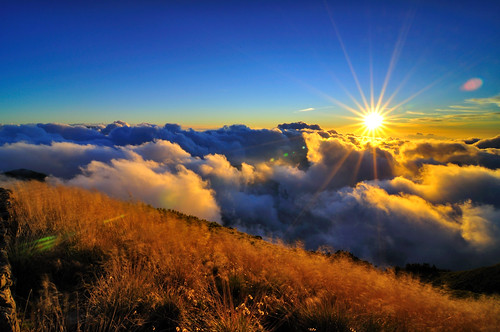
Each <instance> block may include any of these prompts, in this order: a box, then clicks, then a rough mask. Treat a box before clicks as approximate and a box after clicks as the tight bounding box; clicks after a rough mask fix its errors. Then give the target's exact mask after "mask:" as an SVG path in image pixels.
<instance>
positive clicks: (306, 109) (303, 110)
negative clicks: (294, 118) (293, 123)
mask: <svg viewBox="0 0 500 332" xmlns="http://www.w3.org/2000/svg"><path fill="white" fill-rule="evenodd" d="M314 110H316V109H315V108H314V107H309V108H304V109H302V110H298V111H297V112H311V111H314Z"/></svg>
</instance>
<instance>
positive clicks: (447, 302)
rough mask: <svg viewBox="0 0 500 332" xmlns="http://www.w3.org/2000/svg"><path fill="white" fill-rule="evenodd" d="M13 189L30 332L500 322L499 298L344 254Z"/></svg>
mask: <svg viewBox="0 0 500 332" xmlns="http://www.w3.org/2000/svg"><path fill="white" fill-rule="evenodd" d="M11 189H12V190H13V192H14V197H15V201H14V204H13V213H14V214H15V216H16V218H17V220H18V222H19V234H18V237H17V240H16V241H15V242H14V243H13V245H12V249H11V253H10V254H11V257H12V258H11V260H12V265H13V268H14V273H16V271H17V273H27V272H26V271H30V272H29V273H30V274H32V275H31V276H26V277H21V278H20V277H19V276H16V277H17V278H18V279H19V280H18V285H17V286H16V287H17V292H16V294H17V296H18V297H17V300H18V308H19V310H20V311H21V312H20V313H19V315H20V316H21V317H23V329H24V330H32V331H45V330H57V331H63V330H82V331H117V330H150V331H151V330H155V331H159V330H161V331H379V330H380V331H414V330H432V331H451V330H453V331H471V330H484V331H493V330H498V327H499V326H500V301H499V299H498V298H493V297H482V298H480V299H455V298H451V297H450V296H449V295H447V294H446V293H445V291H443V290H438V289H435V288H432V287H431V286H429V285H425V284H422V283H420V282H418V281H416V280H414V279H411V278H409V277H404V276H395V275H394V274H392V273H389V272H383V271H379V270H377V269H374V268H372V267H369V266H364V265H361V264H356V263H354V262H352V261H351V260H349V259H348V258H338V259H335V260H334V259H332V258H329V257H327V256H325V255H320V254H313V253H310V252H307V251H305V250H303V249H302V248H300V246H295V247H290V246H286V245H283V244H280V243H274V244H271V243H269V242H266V241H262V240H259V239H256V238H255V237H252V236H248V235H245V234H242V233H239V232H237V231H235V230H231V229H227V228H223V227H215V225H213V224H211V223H208V222H202V221H197V220H195V219H194V218H192V219H189V218H186V217H185V216H182V215H180V214H176V213H172V212H168V211H161V210H157V209H153V208H151V207H149V206H147V205H144V204H141V203H130V202H121V201H117V200H113V199H110V198H108V197H107V196H105V195H103V194H100V193H98V192H90V191H85V190H82V189H76V188H68V187H62V186H60V187H52V186H49V185H46V184H42V183H37V182H29V183H17V184H15V185H13V186H12V188H11ZM193 204H195V202H193ZM89 266H90V267H91V268H89ZM68 276H69V277H68ZM68 280H69V281H68ZM75 280H76V281H75ZM30 289H32V292H31V293H30V292H28V291H29V290H30ZM28 297H29V301H28ZM27 303H28V305H27ZM25 308H26V309H25Z"/></svg>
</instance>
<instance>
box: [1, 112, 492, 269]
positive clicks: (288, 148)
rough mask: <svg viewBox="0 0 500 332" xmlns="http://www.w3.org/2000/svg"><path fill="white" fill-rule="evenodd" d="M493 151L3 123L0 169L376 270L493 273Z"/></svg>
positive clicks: (252, 133) (347, 138) (426, 142)
mask: <svg viewBox="0 0 500 332" xmlns="http://www.w3.org/2000/svg"><path fill="white" fill-rule="evenodd" d="M498 137H499V136H497V137H495V138H492V139H488V140H477V139H472V140H467V141H438V140H432V139H420V140H411V141H408V140H400V139H392V138H387V139H379V140H377V141H372V140H366V139H364V138H362V137H358V136H354V135H341V134H338V133H337V132H335V131H324V130H322V129H321V128H320V127H319V126H317V125H308V124H305V123H292V124H282V125H279V126H278V127H277V128H274V129H261V130H254V129H250V128H248V127H246V126H244V125H233V126H225V127H223V128H220V129H217V130H207V131H194V130H191V129H189V130H184V129H182V128H181V127H180V126H178V125H176V124H166V125H165V126H156V125H150V124H142V125H135V126H130V125H128V124H126V123H124V122H120V121H118V122H115V123H112V124H109V125H95V126H84V125H62V124H36V125H19V126H14V125H4V126H0V171H8V170H12V169H17V168H28V169H32V170H34V171H38V172H43V173H47V174H50V175H51V178H50V179H51V180H50V181H53V182H56V183H61V182H63V183H66V184H69V185H77V186H81V187H85V188H96V189H98V190H101V191H103V192H106V193H108V194H110V195H112V196H115V197H119V198H122V199H139V200H143V201H145V202H147V203H149V204H152V205H154V206H157V207H165V208H172V209H177V210H180V211H182V212H185V213H188V214H193V215H196V216H198V217H201V218H205V219H208V220H214V221H217V222H220V223H222V224H225V225H228V226H233V227H237V228H239V229H241V230H243V231H247V232H249V233H253V234H258V235H262V236H270V237H280V238H283V239H285V240H287V241H295V240H301V241H303V242H304V244H305V246H306V247H307V248H310V249H316V248H318V247H319V246H323V245H327V246H331V247H333V248H335V249H346V250H350V251H352V252H353V253H354V254H355V255H358V256H360V257H362V258H365V259H369V260H370V261H372V262H374V263H376V264H399V265H402V264H405V263H409V262H429V263H433V264H436V265H438V266H440V267H443V268H469V267H475V266H481V265H488V264H494V263H498V261H497V260H498V257H500V203H499V200H498V197H499V195H500V150H499V149H498Z"/></svg>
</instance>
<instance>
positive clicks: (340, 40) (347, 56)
mask: <svg viewBox="0 0 500 332" xmlns="http://www.w3.org/2000/svg"><path fill="white" fill-rule="evenodd" d="M324 4H325V7H326V10H327V12H328V17H329V18H330V22H331V23H332V26H333V29H334V30H335V34H336V35H337V39H338V40H339V43H340V47H341V48H342V52H343V53H344V57H345V59H346V61H347V64H348V66H349V69H350V71H351V74H352V77H353V79H354V82H355V83H356V86H357V88H358V90H359V94H360V95H361V99H362V100H363V104H364V105H365V108H366V109H368V108H369V106H368V102H367V101H366V97H365V94H364V92H363V89H362V88H361V84H360V83H359V80H358V75H356V71H355V70H354V67H353V66H352V63H351V59H350V58H349V55H348V54H347V50H346V48H345V45H344V41H343V40H342V37H341V36H340V32H339V30H338V28H337V24H335V20H334V19H333V15H332V12H331V10H330V7H329V6H328V4H327V3H326V1H324Z"/></svg>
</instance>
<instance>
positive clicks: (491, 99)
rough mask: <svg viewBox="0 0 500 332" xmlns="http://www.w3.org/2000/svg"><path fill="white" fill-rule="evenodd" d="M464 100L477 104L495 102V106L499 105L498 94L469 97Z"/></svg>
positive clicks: (499, 96)
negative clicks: (486, 96) (484, 96)
mask: <svg viewBox="0 0 500 332" xmlns="http://www.w3.org/2000/svg"><path fill="white" fill-rule="evenodd" d="M465 101H466V102H469V103H474V104H479V105H486V104H495V105H497V106H500V95H498V96H494V97H488V98H470V99H466V100H465Z"/></svg>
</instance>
